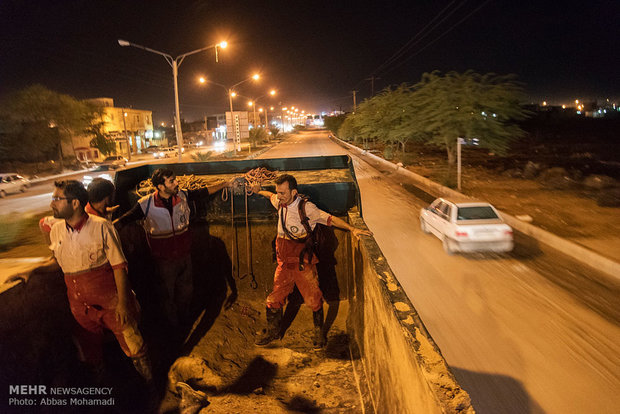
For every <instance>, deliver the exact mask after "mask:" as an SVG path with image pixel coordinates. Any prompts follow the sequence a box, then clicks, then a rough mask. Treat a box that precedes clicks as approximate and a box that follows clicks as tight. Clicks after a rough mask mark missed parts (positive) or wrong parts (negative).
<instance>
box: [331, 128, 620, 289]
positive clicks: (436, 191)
mask: <svg viewBox="0 0 620 414" xmlns="http://www.w3.org/2000/svg"><path fill="white" fill-rule="evenodd" d="M332 139H333V140H334V142H336V143H338V144H339V145H341V146H344V147H345V148H347V149H350V150H351V151H354V152H356V153H358V154H360V155H364V156H367V157H369V158H371V159H373V160H375V161H377V162H380V163H382V164H383V165H385V166H387V167H389V168H392V169H394V170H395V171H396V172H397V173H398V174H401V175H403V176H406V177H407V178H408V179H410V180H412V181H414V182H415V183H417V184H418V185H419V186H420V187H421V188H422V189H424V190H426V191H428V192H429V193H431V194H433V195H434V196H436V197H458V198H471V197H468V196H466V195H464V194H462V193H460V192H458V191H455V190H453V189H451V188H448V187H444V186H443V185H441V184H438V183H436V182H434V181H431V180H429V179H428V178H425V177H422V176H420V175H418V174H416V173H413V172H411V171H409V170H406V169H404V168H399V167H398V166H397V165H396V164H394V163H392V162H389V161H387V160H384V159H383V158H381V157H378V156H376V155H374V154H371V153H369V152H367V151H365V150H363V149H361V148H359V147H356V146H355V145H351V144H349V143H348V142H344V141H342V140H340V139H338V138H336V137H334V136H333V135H332ZM500 213H501V215H502V218H503V219H504V220H505V221H506V223H508V225H510V226H511V227H513V228H514V229H515V230H517V231H520V232H521V233H523V234H525V235H528V236H530V237H532V238H534V239H536V240H538V241H539V242H541V243H543V244H545V245H547V246H549V247H551V248H553V249H555V250H557V251H559V252H561V253H563V254H565V255H567V256H570V257H572V258H573V259H575V260H577V261H579V262H581V263H583V264H585V265H587V266H590V267H592V268H595V269H597V270H599V271H600V272H602V273H604V276H605V277H607V278H608V279H609V280H611V281H613V282H615V283H618V282H620V263H618V262H616V261H614V260H611V259H609V258H607V257H605V256H602V255H601V254H599V253H596V252H594V251H592V250H590V249H588V248H586V247H583V246H580V245H579V244H577V243H573V242H571V241H569V240H566V239H563V238H562V237H559V236H556V235H555V234H553V233H550V232H548V231H545V230H543V229H541V228H540V227H537V226H534V225H532V224H529V223H526V222H523V221H521V220H519V219H517V218H515V217H513V216H511V215H510V214H507V213H504V212H501V211H500Z"/></svg>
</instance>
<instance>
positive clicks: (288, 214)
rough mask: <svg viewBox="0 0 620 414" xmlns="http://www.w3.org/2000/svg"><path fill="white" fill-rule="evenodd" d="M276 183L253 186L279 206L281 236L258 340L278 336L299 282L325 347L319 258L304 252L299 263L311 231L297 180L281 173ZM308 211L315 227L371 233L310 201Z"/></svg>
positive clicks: (320, 343)
mask: <svg viewBox="0 0 620 414" xmlns="http://www.w3.org/2000/svg"><path fill="white" fill-rule="evenodd" d="M275 183H276V194H274V193H272V192H269V191H262V190H260V186H259V185H257V186H256V187H254V188H253V190H254V192H255V193H258V194H260V195H262V196H264V197H266V198H268V199H269V201H271V204H272V205H273V206H274V207H275V208H277V209H278V236H277V238H276V259H277V261H278V267H277V268H276V271H275V275H274V278H273V290H272V292H271V293H270V294H269V296H267V309H266V311H267V330H266V332H265V333H264V334H263V335H261V336H259V338H258V339H257V341H256V344H257V345H260V346H263V345H267V344H269V343H270V342H272V341H273V340H274V339H277V338H278V337H279V334H280V323H281V321H282V307H283V306H284V304H285V303H286V298H287V297H288V295H289V294H290V293H291V292H292V291H293V289H294V287H295V285H297V288H298V289H299V292H300V293H301V295H302V296H303V298H304V303H305V304H306V305H307V306H308V307H309V308H310V309H312V312H313V322H314V339H313V342H314V346H315V347H316V348H322V347H323V346H324V345H325V335H324V332H323V294H322V293H321V290H320V289H319V279H318V275H317V271H316V263H318V259H317V258H316V255H313V256H311V257H312V259H311V260H310V261H308V256H306V255H304V256H303V260H304V263H300V257H301V254H302V251H303V250H304V248H305V247H306V244H305V240H306V238H307V237H308V236H309V234H307V232H306V229H305V226H304V225H303V223H302V218H301V217H300V214H299V208H298V207H299V203H300V201H301V198H300V197H299V196H298V192H297V180H295V177H293V176H292V175H289V174H282V175H280V176H279V177H278V178H277V179H276V180H275ZM305 212H306V216H307V217H308V222H309V225H310V228H311V229H312V230H314V228H315V226H316V225H317V224H318V223H320V224H323V225H326V226H335V227H338V228H341V229H344V230H348V231H350V232H351V233H352V234H353V236H354V237H359V236H360V235H368V236H370V235H372V233H371V232H370V231H368V230H362V229H357V228H355V227H353V226H351V225H349V224H348V223H347V222H345V221H344V220H342V219H340V218H338V217H334V216H332V215H331V214H329V213H326V212H324V211H322V210H320V209H319V208H317V207H316V206H315V205H314V204H313V203H312V202H310V201H307V202H306V204H305Z"/></svg>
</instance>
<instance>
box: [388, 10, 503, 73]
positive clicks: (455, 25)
mask: <svg viewBox="0 0 620 414" xmlns="http://www.w3.org/2000/svg"><path fill="white" fill-rule="evenodd" d="M490 1H491V0H486V1H485V2H484V3H482V4H480V5H479V6H478V7H476V8H475V9H474V10H473V11H471V12H470V13H469V14H467V15H466V16H465V17H463V18H462V19H461V20H459V21H458V22H456V23H455V24H454V25H452V27H450V28H449V29H448V30H446V31H445V32H443V33H442V34H441V35H439V36H438V37H436V38H435V39H434V40H431V41H430V42H429V43H427V44H426V46H424V47H423V48H421V49H419V50H418V51H417V52H415V53H414V54H412V55H410V56H408V57H407V58H406V59H405V60H403V61H401V62H400V63H398V64H397V65H396V66H393V67H392V68H391V69H389V70H387V71H386V72H384V73H389V72H391V71H393V70H394V69H396V68H398V67H400V66H402V65H403V64H405V63H407V62H408V61H410V60H411V59H412V58H413V57H414V56H416V55H419V54H420V53H421V52H422V51H423V50H425V49H426V48H427V47H429V46H431V45H432V44H433V43H435V42H437V41H438V40H439V39H441V38H442V37H444V36H445V35H447V34H448V33H450V32H451V31H452V30H454V29H455V28H456V27H457V26H458V25H460V24H461V23H463V22H464V21H465V20H467V19H468V18H470V17H471V16H472V15H473V14H474V13H476V12H477V11H478V10H480V9H481V8H482V7H484V6H485V5H486V4H487V3H488V2H490Z"/></svg>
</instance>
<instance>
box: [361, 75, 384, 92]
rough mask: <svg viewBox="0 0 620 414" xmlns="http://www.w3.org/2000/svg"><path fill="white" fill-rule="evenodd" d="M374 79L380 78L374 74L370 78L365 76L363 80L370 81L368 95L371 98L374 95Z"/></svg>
mask: <svg viewBox="0 0 620 414" xmlns="http://www.w3.org/2000/svg"><path fill="white" fill-rule="evenodd" d="M375 79H381V78H379V77H377V76H375V75H372V76H371V77H370V78H366V79H364V80H369V81H370V97H371V98H372V97H373V96H375Z"/></svg>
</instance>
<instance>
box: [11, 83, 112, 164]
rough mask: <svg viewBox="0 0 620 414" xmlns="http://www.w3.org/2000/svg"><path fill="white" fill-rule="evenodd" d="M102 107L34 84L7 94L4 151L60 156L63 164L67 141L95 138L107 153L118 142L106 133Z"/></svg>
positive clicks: (20, 157)
mask: <svg viewBox="0 0 620 414" xmlns="http://www.w3.org/2000/svg"><path fill="white" fill-rule="evenodd" d="M102 115H103V112H102V108H101V107H100V106H98V105H96V104H95V103H93V102H89V101H82V100H78V99H76V98H74V97H72V96H69V95H65V94H61V93H58V92H54V91H52V90H50V89H48V88H46V87H45V86H42V85H32V86H29V87H27V88H24V89H22V90H19V91H17V92H15V93H13V94H11V95H9V96H7V97H6V98H5V99H4V100H3V102H2V104H1V105H0V154H2V155H1V157H2V158H3V159H4V160H10V161H23V162H33V161H47V160H49V159H57V160H58V161H59V163H60V167H61V168H63V166H64V165H63V160H64V156H65V154H63V152H62V143H63V142H72V138H73V137H74V136H85V137H88V138H90V139H91V141H90V144H91V146H93V147H95V148H97V149H98V150H99V151H100V152H101V153H102V154H104V155H107V154H110V153H111V152H113V151H114V150H115V142H114V140H113V139H111V138H110V137H109V136H107V135H106V134H105V133H104V121H103V117H102Z"/></svg>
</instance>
